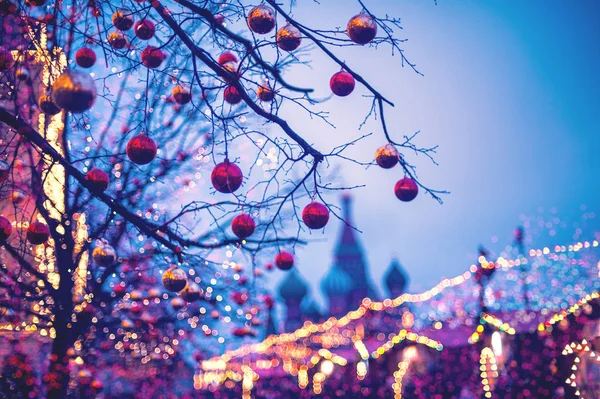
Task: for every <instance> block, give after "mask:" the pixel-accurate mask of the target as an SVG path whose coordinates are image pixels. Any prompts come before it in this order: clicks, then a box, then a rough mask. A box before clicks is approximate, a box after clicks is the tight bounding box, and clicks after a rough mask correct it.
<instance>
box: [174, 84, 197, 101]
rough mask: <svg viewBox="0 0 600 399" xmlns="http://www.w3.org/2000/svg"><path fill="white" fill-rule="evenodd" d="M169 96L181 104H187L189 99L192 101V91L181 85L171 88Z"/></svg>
mask: <svg viewBox="0 0 600 399" xmlns="http://www.w3.org/2000/svg"><path fill="white" fill-rule="evenodd" d="M171 96H172V97H173V100H175V102H176V103H177V104H181V105H183V104H187V103H189V102H190V101H192V93H190V91H189V90H188V89H186V88H184V87H182V86H175V87H174V88H173V91H172V92H171Z"/></svg>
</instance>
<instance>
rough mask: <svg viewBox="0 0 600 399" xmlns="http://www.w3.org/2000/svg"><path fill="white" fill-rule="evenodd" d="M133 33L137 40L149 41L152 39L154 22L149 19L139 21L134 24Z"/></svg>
mask: <svg viewBox="0 0 600 399" xmlns="http://www.w3.org/2000/svg"><path fill="white" fill-rule="evenodd" d="M133 31H134V32H135V35H136V36H137V37H138V38H140V39H142V40H150V39H152V37H154V33H155V32H156V27H155V26H154V22H152V21H150V20H149V19H140V20H139V21H137V22H136V23H135V27H134V28H133Z"/></svg>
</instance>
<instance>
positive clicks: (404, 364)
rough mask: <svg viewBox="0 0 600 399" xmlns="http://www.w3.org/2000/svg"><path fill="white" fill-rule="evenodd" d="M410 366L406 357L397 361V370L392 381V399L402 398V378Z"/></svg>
mask: <svg viewBox="0 0 600 399" xmlns="http://www.w3.org/2000/svg"><path fill="white" fill-rule="evenodd" d="M408 366H410V359H406V360H403V361H401V362H400V363H398V370H396V371H395V372H394V383H393V384H392V389H393V390H394V399H402V379H403V378H404V375H405V374H406V372H407V371H408Z"/></svg>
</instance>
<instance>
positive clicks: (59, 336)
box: [44, 325, 72, 399]
mask: <svg viewBox="0 0 600 399" xmlns="http://www.w3.org/2000/svg"><path fill="white" fill-rule="evenodd" d="M71 345H72V342H71V331H70V329H68V328H67V327H66V325H62V326H60V327H59V326H57V327H56V338H55V339H54V341H53V342H52V352H51V355H50V368H49V370H48V374H46V376H45V377H44V382H45V383H46V393H47V396H46V398H47V399H64V398H66V397H67V388H68V385H69V369H68V365H69V360H68V357H67V350H68V349H69V348H70V347H71Z"/></svg>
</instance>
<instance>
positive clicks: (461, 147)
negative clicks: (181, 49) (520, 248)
mask: <svg viewBox="0 0 600 399" xmlns="http://www.w3.org/2000/svg"><path fill="white" fill-rule="evenodd" d="M348 3H349V2H347V1H343V0H337V1H327V2H322V4H321V5H320V6H318V7H317V6H316V5H311V6H308V5H307V7H306V8H304V9H298V10H297V11H296V17H297V18H299V19H300V21H302V20H305V21H306V20H307V19H308V18H310V20H311V22H312V23H313V24H315V25H317V26H320V27H323V28H327V27H331V26H332V25H334V26H335V25H337V26H345V23H346V21H347V20H348V19H349V17H351V16H352V15H354V14H356V13H357V12H358V11H360V10H357V9H356V10H355V9H348V6H347V5H348ZM370 3H371V4H375V5H376V6H373V11H374V12H379V13H381V12H384V13H385V12H387V13H388V14H390V15H394V16H399V17H401V18H402V23H403V26H404V30H403V31H402V32H400V33H401V35H402V37H404V38H407V39H408V42H407V43H406V44H405V46H404V47H405V50H406V55H407V56H408V57H409V59H410V60H411V61H412V62H415V63H416V64H417V66H418V68H419V70H420V71H421V72H423V74H424V75H425V76H424V77H422V76H418V75H417V74H415V73H413V72H411V71H410V69H408V68H401V66H400V60H399V57H397V56H396V57H391V55H390V52H389V50H387V49H383V48H381V49H379V50H375V49H372V48H359V47H356V48H352V49H343V51H340V54H342V56H343V58H344V59H345V60H346V61H347V62H348V63H349V64H350V65H352V66H353V68H354V69H356V70H357V71H359V72H360V73H361V74H363V76H364V77H365V78H367V79H368V80H369V81H370V82H371V83H372V84H373V85H374V86H375V87H377V88H379V89H380V90H381V91H382V92H383V93H384V94H385V95H386V96H388V97H389V98H390V99H392V101H394V102H395V104H396V107H395V108H394V109H389V110H388V111H387V118H388V125H389V126H390V130H391V131H392V134H396V137H398V138H400V137H401V136H402V135H403V134H407V133H411V132H414V131H416V130H421V134H420V136H419V137H418V138H417V143H418V144H421V145H423V146H431V145H435V144H438V145H439V146H440V148H439V152H438V154H437V156H436V160H437V161H438V162H439V164H440V166H435V165H432V164H431V163H430V162H428V161H427V160H426V159H425V158H422V157H417V158H415V157H414V156H413V155H411V154H407V157H408V159H409V160H410V161H411V162H413V163H415V164H416V165H417V166H418V173H419V177H420V178H421V179H422V182H423V183H424V184H426V185H429V186H431V187H434V188H438V189H446V190H448V191H450V192H451V194H450V195H448V196H446V197H445V201H444V204H443V205H439V204H438V203H437V202H435V201H434V200H432V199H431V198H428V197H426V196H424V195H420V196H419V197H418V198H417V199H416V200H415V201H414V202H412V203H408V204H406V203H401V202H399V201H398V200H397V199H396V198H395V197H394V194H393V185H394V183H395V181H396V180H398V179H399V178H400V177H401V176H400V174H401V172H400V170H399V169H397V168H395V169H393V170H380V169H376V168H369V169H368V170H365V169H364V168H363V167H359V166H355V165H349V164H348V163H344V164H343V167H342V168H341V171H340V173H339V175H338V176H337V177H336V178H335V180H336V181H339V182H341V183H344V184H347V185H354V184H366V187H365V188H361V189H359V190H356V191H355V192H354V199H355V201H354V203H355V209H354V219H355V224H356V227H357V228H358V229H360V230H362V231H363V234H362V235H361V236H360V238H361V240H362V242H363V245H364V247H365V249H366V255H367V259H368V263H369V266H370V269H371V275H372V277H373V280H374V281H375V283H376V284H380V283H381V280H382V275H383V273H384V272H385V269H386V268H387V266H388V264H389V262H390V259H391V258H392V257H393V256H397V257H398V258H399V260H400V262H401V263H402V265H403V266H404V267H405V269H406V270H407V271H408V273H409V275H410V278H411V284H410V287H409V290H410V291H418V290H420V289H426V288H428V287H430V286H432V285H434V284H435V283H436V282H438V281H439V280H440V279H441V278H442V277H444V276H453V275H456V274H458V273H460V272H462V271H464V270H465V269H466V268H467V267H468V265H469V264H470V263H471V262H472V261H473V259H474V257H473V256H474V253H475V250H476V247H477V245H478V244H479V243H483V244H485V245H489V246H490V247H492V248H494V246H496V249H498V248H499V247H498V245H499V244H500V243H508V242H509V241H510V239H511V235H512V230H513V228H514V227H515V226H516V225H518V224H519V217H520V215H522V214H523V215H535V214H536V213H537V212H538V210H539V208H543V209H549V208H552V207H556V208H557V210H558V211H557V215H559V216H561V217H562V218H563V220H568V219H569V218H572V216H570V215H571V213H573V212H574V211H575V212H576V213H577V212H579V211H578V210H579V209H580V206H581V205H582V204H586V205H587V209H588V210H593V211H596V212H598V210H599V209H598V208H599V207H598V205H599V204H600V183H599V181H598V174H599V172H600V159H599V157H598V156H597V154H598V152H599V151H600V112H599V109H600V96H599V93H600V78H599V77H598V71H599V70H600V3H597V2H596V1H594V0H580V1H576V2H572V1H566V0H560V1H559V0H550V1H541V0H532V1H527V2H523V1H517V0H502V1H499V0H498V1H475V0H473V1H469V0H460V1H458V0H455V1H448V0H441V1H438V5H437V6H436V5H434V4H433V2H432V1H394V0H387V1H377V2H374V1H373V2H370ZM311 7H313V8H311ZM316 10H321V11H320V12H315V11H316ZM311 57H312V58H313V69H312V70H309V69H307V68H302V67H299V68H297V69H293V70H292V71H290V72H289V73H288V80H290V81H293V82H298V83H305V84H308V85H310V86H312V87H315V88H316V89H317V95H322V96H326V95H328V80H329V76H331V74H333V73H335V72H337V70H338V68H337V67H336V66H335V64H333V63H332V62H331V61H329V60H327V59H326V58H325V57H323V56H321V55H320V54H319V53H318V51H317V50H316V49H315V50H313V53H312V55H311ZM365 93H366V92H365V91H364V89H362V88H360V87H358V88H357V90H356V91H355V92H354V93H353V94H352V95H351V96H350V97H347V98H334V99H331V100H330V101H329V102H327V103H326V104H324V105H323V109H324V110H327V111H330V112H331V121H332V122H333V123H334V124H335V125H336V129H335V130H332V129H330V128H327V127H325V126H324V125H323V124H322V123H319V122H311V121H309V120H307V118H306V116H305V115H303V114H302V113H300V112H298V111H297V110H294V109H289V110H287V115H286V116H287V117H288V119H289V120H290V123H291V124H292V125H293V126H296V127H299V126H300V127H301V129H298V130H300V131H301V132H302V133H303V134H304V135H305V136H306V137H307V138H308V139H309V141H312V142H314V143H315V145H316V146H317V147H318V148H320V149H323V150H327V149H330V148H333V147H334V146H336V145H338V144H340V143H343V142H345V141H349V140H351V139H353V138H356V137H358V136H360V135H361V134H362V133H363V132H371V131H372V132H373V133H374V135H373V136H372V137H370V138H369V139H367V140H365V141H364V142H363V143H362V144H361V145H358V146H356V147H355V148H353V149H351V151H350V152H349V155H352V156H355V157H356V158H359V159H361V160H371V159H372V157H373V152H374V150H375V149H376V148H377V147H378V146H379V145H382V144H384V143H385V142H384V138H383V136H382V134H381V131H380V130H379V127H378V125H377V123H372V124H370V125H368V126H366V127H365V130H364V131H363V132H359V131H358V130H357V128H358V125H359V124H360V122H361V121H362V118H363V117H364V115H365V113H366V111H367V110H368V107H369V105H370V101H369V100H368V99H365V98H362V97H361V94H365ZM284 112H285V110H284ZM328 198H329V200H330V201H331V202H333V203H338V204H339V199H338V198H337V197H335V196H330V197H328ZM340 228H341V226H340V222H338V221H336V220H333V221H332V222H331V223H330V225H328V226H327V227H326V229H325V231H324V233H320V232H318V233H316V234H315V233H313V234H312V235H310V236H309V235H308V234H307V235H306V236H305V238H309V239H314V240H317V242H314V243H311V244H310V245H309V246H307V247H306V248H302V249H299V250H298V251H297V256H298V260H297V266H298V269H299V270H300V272H301V274H302V275H303V276H304V277H305V278H306V279H307V280H308V281H310V283H311V284H312V286H313V293H316V295H317V296H318V297H320V296H321V292H320V288H319V282H320V280H321V278H322V276H323V275H324V274H325V273H326V271H327V269H328V268H329V267H330V265H331V262H332V250H333V246H334V244H335V240H336V239H337V236H338V234H339V229H340ZM591 229H595V231H600V229H599V228H598V220H596V221H594V222H593V223H592V225H591ZM563 230H565V231H562V232H560V233H559V234H558V235H557V236H556V237H550V236H548V235H547V234H545V235H544V234H542V235H540V236H539V237H537V238H536V243H537V244H539V245H549V244H552V243H556V242H558V241H568V240H570V239H571V237H570V234H571V230H569V228H567V229H563ZM492 237H497V238H498V244H494V243H493V242H491V239H492ZM582 238H586V237H582ZM282 276H283V273H279V272H278V274H277V275H276V276H274V278H273V279H272V283H273V284H274V285H276V284H277V282H278V281H279V279H280V278H281V277H282Z"/></svg>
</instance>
